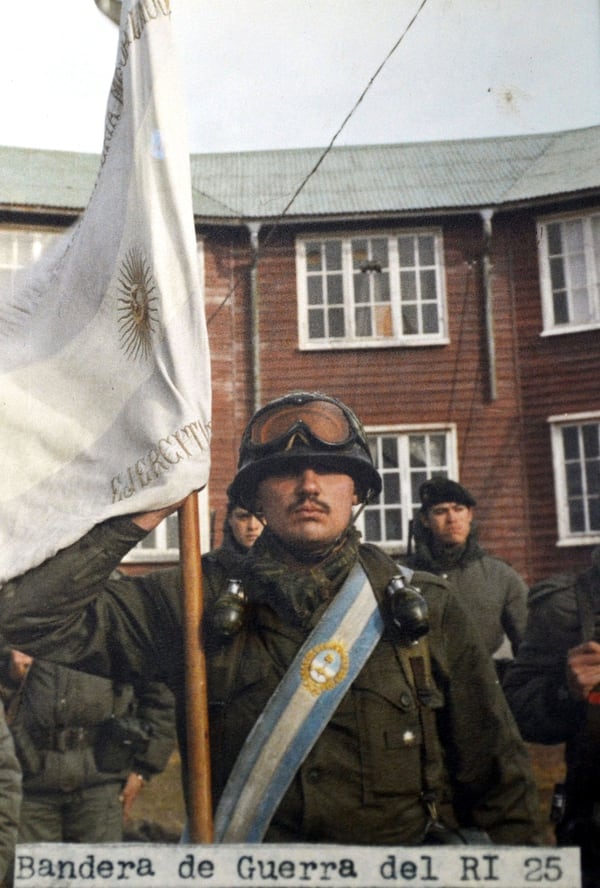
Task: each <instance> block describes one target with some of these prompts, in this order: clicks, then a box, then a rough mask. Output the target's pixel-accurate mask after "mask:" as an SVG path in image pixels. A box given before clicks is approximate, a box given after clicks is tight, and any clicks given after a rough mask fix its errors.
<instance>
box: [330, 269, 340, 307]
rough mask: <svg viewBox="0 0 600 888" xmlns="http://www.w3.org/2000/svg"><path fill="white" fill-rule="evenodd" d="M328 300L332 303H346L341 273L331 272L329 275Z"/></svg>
mask: <svg viewBox="0 0 600 888" xmlns="http://www.w3.org/2000/svg"><path fill="white" fill-rule="evenodd" d="M327 301H328V302H329V304H330V305H343V304H344V284H343V280H342V276H341V274H330V275H329V276H328V278H327Z"/></svg>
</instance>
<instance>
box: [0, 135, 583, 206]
mask: <svg viewBox="0 0 600 888" xmlns="http://www.w3.org/2000/svg"><path fill="white" fill-rule="evenodd" d="M324 151H325V149H321V148H297V149H288V150H277V151H249V152H236V153H222V154H193V155H191V170H192V189H193V201H194V213H195V215H196V217H197V219H198V221H202V220H203V219H204V220H207V221H219V220H221V221H223V222H227V221H229V222H231V221H235V220H239V219H245V220H251V219H256V220H269V219H271V220H272V219H277V218H278V217H279V216H280V215H281V213H282V212H283V211H284V210H286V208H287V212H286V216H287V217H288V218H290V219H310V218H315V217H336V216H337V217H348V216H363V215H380V214H394V213H396V214H397V213H417V212H421V213H422V212H427V211H431V212H441V211H445V212H451V211H462V212H464V211H468V210H474V211H475V210H478V209H481V208H484V207H486V208H495V209H499V208H502V207H510V206H514V205H516V204H520V203H528V202H532V201H537V200H540V199H548V198H551V197H554V196H564V195H569V194H573V193H574V192H576V193H582V192H591V191H595V190H598V189H599V188H600V126H597V127H589V128H587V129H580V130H571V131H566V132H559V133H546V134H541V135H525V136H505V137H500V138H486V139H464V140H453V141H444V142H420V143H405V144H394V145H360V146H350V147H334V148H332V149H331V150H330V151H329V152H327V153H326V155H325V157H323V154H324ZM99 162H100V158H99V155H93V154H78V153H73V152H61V151H46V150H37V149H36V150H34V149H29V148H9V147H0V206H2V207H4V208H14V209H16V208H29V207H31V208H33V207H35V208H39V209H48V210H56V211H66V212H80V211H81V210H82V209H84V208H85V206H86V204H87V201H88V199H89V196H90V194H91V191H92V188H93V186H94V182H95V180H96V175H97V172H98V168H99ZM311 172H312V175H311ZM305 180H306V184H305V185H304V186H303V187H301V186H302V184H303V183H304V182H305ZM298 189H300V191H299V193H298V195H297V196H296V197H295V199H294V200H293V201H292V198H293V197H294V195H295V194H296V192H297V191H298ZM290 201H292V202H291V205H290Z"/></svg>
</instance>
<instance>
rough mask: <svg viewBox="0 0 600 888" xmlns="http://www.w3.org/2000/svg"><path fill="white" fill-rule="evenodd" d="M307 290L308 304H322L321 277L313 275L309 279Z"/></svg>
mask: <svg viewBox="0 0 600 888" xmlns="http://www.w3.org/2000/svg"><path fill="white" fill-rule="evenodd" d="M306 284H307V290H308V304H309V305H322V304H323V281H322V279H321V277H320V276H319V277H316V276H314V275H313V276H312V277H309V278H308V279H307V282H306Z"/></svg>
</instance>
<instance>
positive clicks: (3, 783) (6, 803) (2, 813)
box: [0, 703, 21, 882]
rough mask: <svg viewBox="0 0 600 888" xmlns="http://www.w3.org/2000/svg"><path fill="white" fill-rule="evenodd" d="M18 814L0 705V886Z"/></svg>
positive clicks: (17, 775) (15, 776)
mask: <svg viewBox="0 0 600 888" xmlns="http://www.w3.org/2000/svg"><path fill="white" fill-rule="evenodd" d="M20 811H21V768H20V766H19V762H18V760H17V757H16V755H15V750H14V746H13V740H12V736H11V733H10V731H9V729H8V725H7V724H6V719H5V717H4V708H3V706H2V704H1V703H0V882H2V880H3V879H4V876H5V875H6V873H7V871H8V869H9V866H10V865H11V864H12V861H13V857H14V854H15V843H16V840H17V830H18V828H19V814H20Z"/></svg>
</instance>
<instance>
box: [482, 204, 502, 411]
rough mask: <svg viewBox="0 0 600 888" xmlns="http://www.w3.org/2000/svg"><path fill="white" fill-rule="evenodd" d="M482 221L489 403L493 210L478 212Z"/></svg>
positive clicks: (493, 394)
mask: <svg viewBox="0 0 600 888" xmlns="http://www.w3.org/2000/svg"><path fill="white" fill-rule="evenodd" d="M480 215H481V218H482V220H483V255H482V257H481V262H482V273H483V294H484V302H485V306H484V311H485V335H486V346H487V359H488V392H489V399H490V401H495V400H496V398H497V397H498V392H497V387H496V339H495V336H494V296H493V293H492V260H491V258H490V252H491V246H492V216H493V215H494V211H493V210H480Z"/></svg>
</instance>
